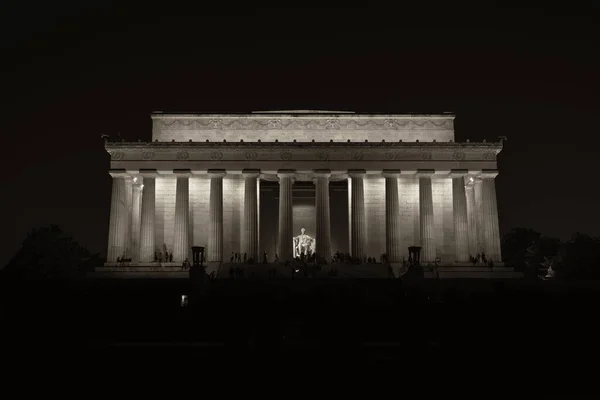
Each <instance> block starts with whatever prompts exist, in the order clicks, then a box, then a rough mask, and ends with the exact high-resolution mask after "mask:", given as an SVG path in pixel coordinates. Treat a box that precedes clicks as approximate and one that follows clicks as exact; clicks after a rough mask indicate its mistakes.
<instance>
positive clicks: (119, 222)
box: [106, 170, 128, 262]
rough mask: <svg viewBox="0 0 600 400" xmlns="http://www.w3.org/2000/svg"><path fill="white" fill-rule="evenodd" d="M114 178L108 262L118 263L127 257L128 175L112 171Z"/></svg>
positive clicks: (122, 171)
mask: <svg viewBox="0 0 600 400" xmlns="http://www.w3.org/2000/svg"><path fill="white" fill-rule="evenodd" d="M110 175H111V176H112V178H113V183H112V195H111V201H110V222H109V227H108V254H107V256H106V261H107V262H117V258H123V257H124V256H125V245H126V243H127V226H128V221H127V195H126V190H127V189H126V184H125V180H126V179H127V174H126V173H125V170H111V171H110Z"/></svg>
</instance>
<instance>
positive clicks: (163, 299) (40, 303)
mask: <svg viewBox="0 0 600 400" xmlns="http://www.w3.org/2000/svg"><path fill="white" fill-rule="evenodd" d="M182 294H186V295H188V296H189V304H188V305H187V306H181V295H182ZM1 305H2V308H1V313H2V314H1V318H2V321H1V324H2V331H3V332H2V333H3V336H4V340H3V349H2V350H3V354H5V355H6V354H10V355H18V357H25V356H26V355H27V357H29V359H30V360H33V359H43V358H45V357H54V356H57V355H58V356H60V358H61V359H65V358H68V357H73V359H75V360H77V362H80V363H83V364H85V365H87V364H88V363H89V364H91V363H94V364H96V365H98V364H101V363H102V361H101V360H104V361H108V362H109V363H110V364H111V365H113V367H111V368H115V367H123V365H122V364H121V362H120V361H118V360H127V361H126V365H127V368H134V366H143V365H145V363H147V362H157V361H158V360H161V363H162V364H161V365H164V366H165V368H169V369H170V368H172V367H173V366H175V365H181V362H194V361H198V362H199V363H201V364H202V365H211V366H214V367H215V368H216V367H217V366H227V365H229V366H231V365H236V368H242V366H243V365H246V366H247V365H257V364H258V363H267V364H268V365H271V366H274V365H276V366H278V367H281V366H284V365H285V366H295V368H296V369H297V368H299V367H300V366H302V368H305V366H312V367H309V371H310V370H311V369H315V368H316V369H317V370H318V371H323V370H324V368H325V369H326V368H329V367H332V366H340V365H342V366H351V365H357V366H363V367H367V366H369V365H372V366H377V365H383V366H385V367H386V368H387V367H390V368H412V369H418V370H420V371H423V373H424V374H425V375H427V374H430V373H432V374H435V373H436V372H435V371H446V372H445V373H449V372H452V373H462V372H461V371H464V373H465V374H468V373H470V372H468V371H477V372H478V373H490V374H501V375H502V376H521V377H522V376H523V375H522V374H526V375H525V376H527V374H540V375H541V376H544V375H545V371H548V373H549V374H551V375H553V374H565V373H570V372H573V371H574V370H576V369H577V368H582V369H584V370H585V369H586V368H584V365H585V364H587V362H588V361H591V362H592V363H593V364H594V365H595V364H596V362H597V360H596V357H597V355H598V354H599V353H598V351H597V350H598V347H599V346H598V342H599V340H600V328H599V324H598V317H597V316H598V315H599V305H600V285H597V284H582V283H578V284H559V283H552V282H533V283H526V282H524V281H507V282H491V281H473V280H471V281H443V280H442V281H433V280H432V281H425V282H422V283H420V284H417V285H414V286H406V285H403V284H402V283H401V280H374V279H371V280H335V279H333V280H321V281H319V280H297V281H290V280H283V281H250V280H217V281H215V282H214V283H212V286H211V287H210V290H209V292H208V293H207V294H205V295H196V294H195V293H194V291H193V290H192V289H191V288H190V285H189V283H188V282H187V281H185V280H148V281H144V280H114V281H111V280H87V281H81V282H77V283H74V282H71V283H67V282H52V283H50V282H36V283H31V282H29V283H27V284H17V283H11V284H10V285H7V284H6V282H4V285H3V290H2V303H1ZM586 360H587V361H586ZM232 363H233V364H232ZM83 364H82V365H83ZM167 366H169V367H167ZM243 368H246V367H243ZM594 368H595V367H594ZM298 372H300V371H298ZM305 372H306V371H305ZM589 372H591V370H590V371H589ZM531 376H533V375H531Z"/></svg>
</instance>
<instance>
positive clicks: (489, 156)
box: [483, 151, 496, 160]
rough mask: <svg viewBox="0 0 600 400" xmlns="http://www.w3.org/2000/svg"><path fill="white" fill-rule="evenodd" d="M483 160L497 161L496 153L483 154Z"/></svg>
mask: <svg viewBox="0 0 600 400" xmlns="http://www.w3.org/2000/svg"><path fill="white" fill-rule="evenodd" d="M483 159H484V160H495V159H496V153H494V152H491V151H488V152H487V153H484V154H483Z"/></svg>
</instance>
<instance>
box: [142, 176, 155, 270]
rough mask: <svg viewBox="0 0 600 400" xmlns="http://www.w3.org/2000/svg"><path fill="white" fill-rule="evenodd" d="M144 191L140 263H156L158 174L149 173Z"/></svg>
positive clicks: (145, 177) (145, 179)
mask: <svg viewBox="0 0 600 400" xmlns="http://www.w3.org/2000/svg"><path fill="white" fill-rule="evenodd" d="M142 176H143V177H144V187H143V189H142V215H141V218H140V262H142V263H149V262H154V252H155V251H156V245H155V242H154V237H155V236H154V235H155V233H154V221H155V218H156V172H147V173H145V174H143V175H142Z"/></svg>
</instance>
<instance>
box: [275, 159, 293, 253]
mask: <svg viewBox="0 0 600 400" xmlns="http://www.w3.org/2000/svg"><path fill="white" fill-rule="evenodd" d="M294 173H295V171H292V170H279V171H278V173H277V177H278V178H279V231H278V236H277V254H278V255H279V260H281V261H287V260H291V259H292V258H294V254H293V248H294V243H293V240H294V218H293V216H294V215H293V210H292V187H293V185H294Z"/></svg>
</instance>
